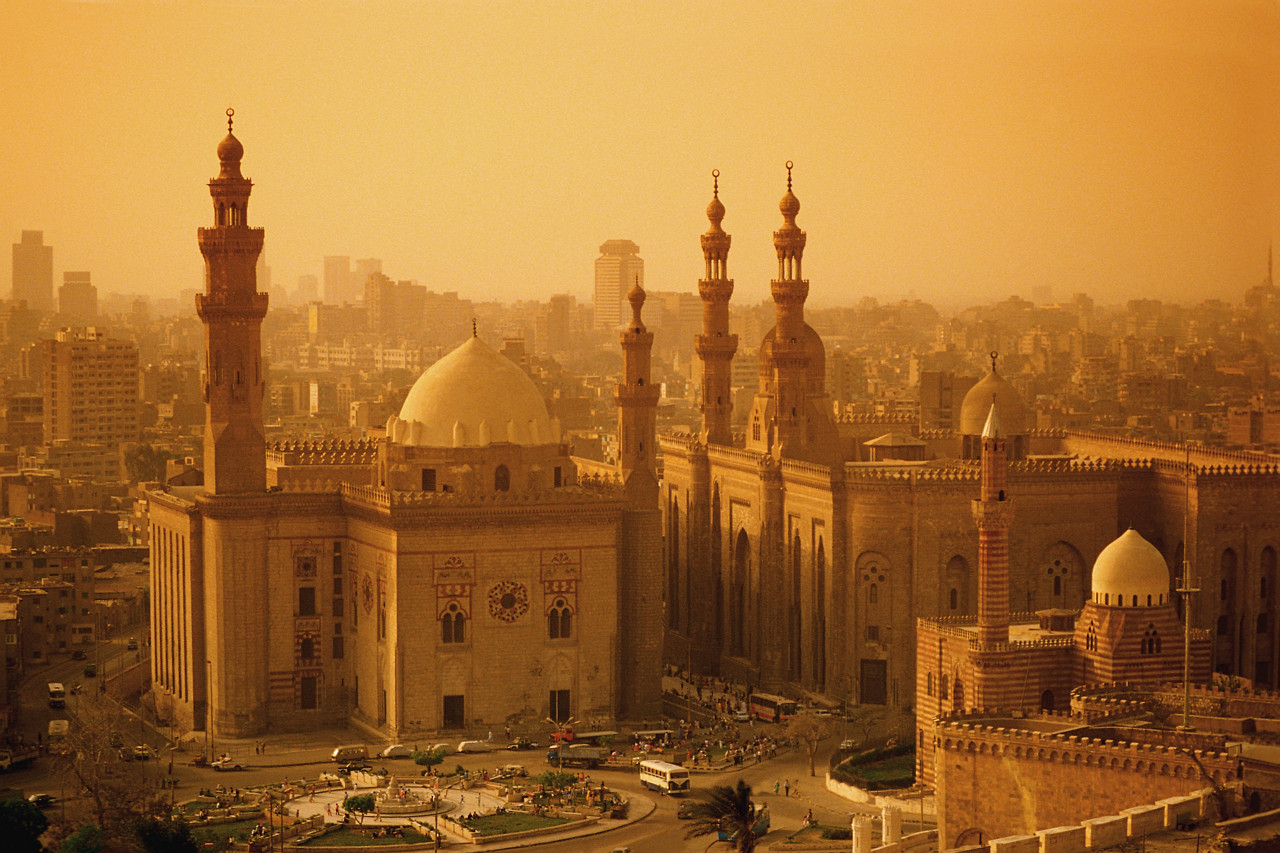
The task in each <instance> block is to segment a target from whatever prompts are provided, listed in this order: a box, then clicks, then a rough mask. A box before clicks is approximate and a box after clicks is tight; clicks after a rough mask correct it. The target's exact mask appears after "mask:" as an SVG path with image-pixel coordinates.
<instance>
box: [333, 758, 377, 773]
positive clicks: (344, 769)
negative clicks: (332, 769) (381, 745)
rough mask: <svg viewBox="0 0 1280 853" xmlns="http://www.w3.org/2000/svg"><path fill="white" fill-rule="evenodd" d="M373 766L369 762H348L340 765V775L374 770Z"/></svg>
mask: <svg viewBox="0 0 1280 853" xmlns="http://www.w3.org/2000/svg"><path fill="white" fill-rule="evenodd" d="M372 769H373V765H372V764H370V763H369V762H367V761H348V762H345V763H343V764H339V765H338V775H339V776H346V775H348V774H351V773H356V772H359V771H368V770H372Z"/></svg>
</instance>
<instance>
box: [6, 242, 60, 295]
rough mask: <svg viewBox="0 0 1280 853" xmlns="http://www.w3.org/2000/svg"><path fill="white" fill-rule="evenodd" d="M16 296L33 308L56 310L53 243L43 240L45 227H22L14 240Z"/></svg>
mask: <svg viewBox="0 0 1280 853" xmlns="http://www.w3.org/2000/svg"><path fill="white" fill-rule="evenodd" d="M13 299H14V301H15V302H17V301H21V300H25V301H26V303H27V307H28V308H30V309H31V310H32V311H52V310H53V247H52V246H46V245H45V244H44V232H43V231H23V232H22V242H21V243H14V244H13Z"/></svg>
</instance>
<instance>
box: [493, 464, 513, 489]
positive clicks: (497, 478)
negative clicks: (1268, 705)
mask: <svg viewBox="0 0 1280 853" xmlns="http://www.w3.org/2000/svg"><path fill="white" fill-rule="evenodd" d="M493 490H494V491H495V492H509V491H511V471H510V469H508V468H507V466H506V465H499V466H498V467H497V468H495V469H494V471H493Z"/></svg>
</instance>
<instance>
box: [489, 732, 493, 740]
mask: <svg viewBox="0 0 1280 853" xmlns="http://www.w3.org/2000/svg"><path fill="white" fill-rule="evenodd" d="M489 743H493V729H489Z"/></svg>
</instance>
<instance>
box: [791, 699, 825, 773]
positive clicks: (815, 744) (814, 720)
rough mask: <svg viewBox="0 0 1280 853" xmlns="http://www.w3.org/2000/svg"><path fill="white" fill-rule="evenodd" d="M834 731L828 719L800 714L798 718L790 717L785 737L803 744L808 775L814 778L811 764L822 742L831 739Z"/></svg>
mask: <svg viewBox="0 0 1280 853" xmlns="http://www.w3.org/2000/svg"><path fill="white" fill-rule="evenodd" d="M834 731H835V729H834V726H833V725H832V723H831V718H830V717H815V716H814V715H812V714H801V715H800V716H798V717H792V718H791V721H790V722H788V723H787V736H788V737H792V738H795V739H796V740H798V741H800V742H801V743H803V744H804V748H805V752H806V753H807V754H808V756H809V775H810V776H816V775H817V773H816V772H815V771H814V768H813V763H814V759H815V758H817V755H818V748H819V747H820V746H822V742H823V741H824V740H826V739H827V738H829V737H831V735H832V734H833V733H834Z"/></svg>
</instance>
